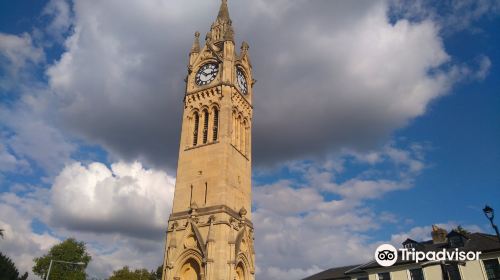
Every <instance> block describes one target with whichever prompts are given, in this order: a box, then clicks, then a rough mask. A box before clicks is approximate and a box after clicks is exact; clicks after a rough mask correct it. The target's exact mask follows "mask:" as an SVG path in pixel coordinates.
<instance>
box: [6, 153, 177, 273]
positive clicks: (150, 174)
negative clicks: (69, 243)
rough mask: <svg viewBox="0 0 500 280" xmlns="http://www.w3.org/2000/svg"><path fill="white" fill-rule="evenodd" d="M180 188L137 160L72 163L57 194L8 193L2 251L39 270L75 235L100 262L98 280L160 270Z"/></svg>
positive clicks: (95, 267) (95, 265) (95, 266)
mask: <svg viewBox="0 0 500 280" xmlns="http://www.w3.org/2000/svg"><path fill="white" fill-rule="evenodd" d="M174 184H175V180H174V179H173V178H172V177H171V176H169V175H167V174H166V173H165V172H163V171H159V170H155V169H147V168H144V167H143V166H142V165H141V164H140V163H137V162H135V163H130V164H128V163H124V162H118V163H115V164H112V165H111V167H107V166H105V165H104V164H102V163H98V162H94V163H90V164H88V165H82V164H81V163H78V162H75V163H72V164H69V165H67V166H66V167H65V168H64V169H63V170H62V171H61V172H60V173H59V175H57V176H56V177H55V179H54V183H53V185H52V186H51V188H50V189H46V188H41V187H34V186H17V187H15V188H13V190H11V192H6V193H3V194H1V195H0V228H2V229H5V240H4V241H3V242H0V246H1V247H0V249H1V250H2V252H6V253H7V254H9V255H10V256H12V258H13V259H14V260H15V262H16V264H17V265H18V266H19V267H20V268H21V270H23V271H31V267H32V266H33V262H32V261H33V258H34V257H36V256H41V255H43V254H44V253H46V251H47V250H48V249H49V248H50V247H51V246H52V245H54V244H55V243H57V242H59V241H60V240H61V239H64V238H65V237H68V236H73V237H76V238H77V239H79V240H82V241H85V242H87V246H88V250H89V252H90V253H91V255H92V256H93V258H94V260H93V262H92V263H91V265H90V267H89V269H88V272H89V274H90V275H91V276H96V277H99V278H103V277H108V276H109V275H110V274H111V272H112V271H113V270H115V269H118V268H120V267H122V266H123V265H129V266H131V267H137V268H139V267H140V268H142V267H147V268H149V269H153V268H156V266H158V265H159V264H160V263H161V261H162V260H161V258H162V256H163V244H164V243H163V242H164V237H165V235H164V232H165V228H166V223H167V219H168V215H169V214H170V210H171V204H172V201H173V190H174ZM14 191H19V192H22V195H17V194H15V193H14ZM42 225H43V226H42ZM138 255H140V256H141V258H130V256H138Z"/></svg>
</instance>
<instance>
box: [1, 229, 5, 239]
mask: <svg viewBox="0 0 500 280" xmlns="http://www.w3.org/2000/svg"><path fill="white" fill-rule="evenodd" d="M3 231H4V230H3V229H1V228H0V237H2V238H3Z"/></svg>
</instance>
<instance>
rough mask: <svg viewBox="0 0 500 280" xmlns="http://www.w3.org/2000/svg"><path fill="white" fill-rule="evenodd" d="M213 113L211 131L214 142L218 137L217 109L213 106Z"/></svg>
mask: <svg viewBox="0 0 500 280" xmlns="http://www.w3.org/2000/svg"><path fill="white" fill-rule="evenodd" d="M213 110H214V111H213V114H214V119H213V120H214V123H213V127H212V129H213V131H212V140H213V141H214V142H215V141H217V139H218V137H219V110H218V109H217V108H216V107H214V109H213Z"/></svg>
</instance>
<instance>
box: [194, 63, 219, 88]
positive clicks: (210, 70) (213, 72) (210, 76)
mask: <svg viewBox="0 0 500 280" xmlns="http://www.w3.org/2000/svg"><path fill="white" fill-rule="evenodd" d="M217 73H219V65H218V64H216V63H207V64H205V65H203V66H202V67H201V68H200V70H198V72H197V73H196V76H195V82H196V84H197V85H199V86H204V85H208V84H209V83H210V82H212V81H213V80H214V79H215V77H217Z"/></svg>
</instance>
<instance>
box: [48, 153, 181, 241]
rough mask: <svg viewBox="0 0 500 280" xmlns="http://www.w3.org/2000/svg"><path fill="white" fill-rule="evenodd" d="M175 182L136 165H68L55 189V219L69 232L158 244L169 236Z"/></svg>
mask: <svg viewBox="0 0 500 280" xmlns="http://www.w3.org/2000/svg"><path fill="white" fill-rule="evenodd" d="M174 184H175V181H174V179H173V178H172V177H170V176H168V175H167V174H165V173H164V172H162V171H157V170H151V169H149V170H148V169H144V168H143V167H142V165H141V164H140V163H138V162H135V163H133V164H126V163H115V164H113V165H111V169H109V168H108V167H107V166H105V165H103V164H101V163H92V164H90V165H88V166H82V165H81V164H80V163H73V164H71V165H69V166H66V167H65V168H64V169H63V170H62V171H61V173H60V174H59V175H58V176H57V177H56V178H55V179H54V184H53V186H52V189H51V195H52V196H51V205H52V219H53V223H54V224H55V225H59V226H61V227H64V228H66V229H69V230H76V231H83V232H85V231H88V232H94V233H120V234H123V235H129V236H133V237H139V238H141V237H142V238H146V239H151V238H152V239H158V238H161V237H162V236H163V232H164V231H165V227H166V221H167V219H168V214H169V213H170V210H171V205H172V201H173V190H174Z"/></svg>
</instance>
